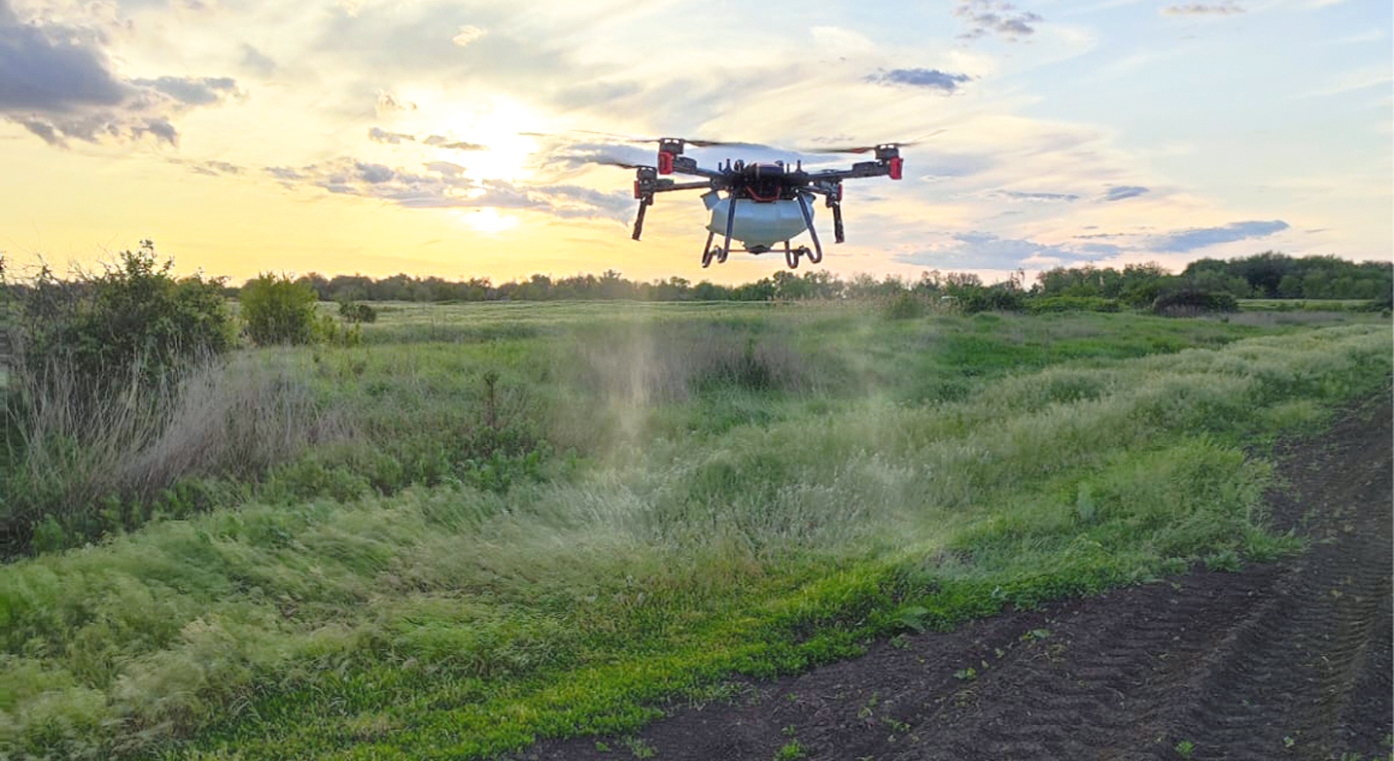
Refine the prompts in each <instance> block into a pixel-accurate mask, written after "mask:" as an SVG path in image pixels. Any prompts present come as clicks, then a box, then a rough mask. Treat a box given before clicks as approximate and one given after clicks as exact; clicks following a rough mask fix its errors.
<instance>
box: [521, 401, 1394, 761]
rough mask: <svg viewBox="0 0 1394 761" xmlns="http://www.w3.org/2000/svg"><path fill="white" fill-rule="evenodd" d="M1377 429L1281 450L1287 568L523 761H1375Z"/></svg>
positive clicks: (963, 635)
mask: <svg viewBox="0 0 1394 761" xmlns="http://www.w3.org/2000/svg"><path fill="white" fill-rule="evenodd" d="M1392 417H1394V410H1392V409H1391V406H1390V403H1389V401H1388V400H1387V399H1381V400H1380V401H1379V403H1377V404H1372V405H1367V406H1364V407H1362V408H1359V409H1356V410H1353V411H1351V412H1350V413H1349V414H1348V415H1346V416H1345V417H1344V418H1343V419H1342V420H1341V422H1340V423H1339V424H1338V425H1337V426H1336V427H1335V428H1334V429H1333V430H1332V431H1330V432H1329V433H1327V434H1326V435H1324V436H1322V437H1320V438H1316V439H1311V440H1306V441H1300V442H1296V443H1294V444H1291V445H1289V446H1286V447H1284V448H1283V450H1281V451H1280V458H1281V461H1280V473H1281V475H1282V477H1283V478H1284V480H1285V482H1286V484H1287V485H1286V486H1285V488H1283V489H1281V490H1278V491H1277V492H1275V493H1274V494H1272V495H1271V496H1270V507H1271V509H1272V511H1273V520H1274V521H1275V523H1276V524H1277V525H1278V526H1279V527H1282V528H1289V527H1290V528H1294V529H1295V530H1297V531H1298V532H1300V533H1302V534H1303V535H1305V536H1307V537H1308V538H1309V539H1310V542H1311V545H1310V548H1309V549H1308V550H1307V551H1306V552H1304V553H1303V554H1302V555H1301V556H1299V557H1297V558H1293V559H1291V560H1288V561H1285V562H1282V563H1276V564H1270V565H1264V566H1255V567H1250V568H1247V569H1245V570H1243V571H1240V572H1237V573H1220V572H1209V571H1198V572H1195V573H1191V574H1188V575H1185V576H1182V577H1178V578H1175V579H1171V580H1169V581H1166V582H1162V583H1157V584H1149V585H1145V586H1139V587H1132V588H1128V589H1121V590H1117V591H1115V592H1113V593H1110V594H1107V595H1104V596H1102V597H1099V598H1094V599H1089V600H1072V601H1065V602H1061V603H1057V604H1053V605H1050V606H1047V607H1045V608H1043V609H1041V610H1037V611H1017V612H1010V613H1007V614H1005V615H1002V616H998V617H996V618H993V619H990V620H986V621H980V622H977V623H975V624H972V625H970V626H967V627H964V628H962V629H960V630H958V631H955V632H951V633H947V634H923V635H917V636H913V637H902V638H897V639H896V640H894V641H892V642H887V643H879V644H877V645H875V646H874V647H873V648H872V649H871V650H870V652H868V654H867V655H865V656H863V657H861V658H858V659H855V660H851V661H846V662H843V663H837V664H833V665H830V666H826V667H823V668H819V669H816V670H814V671H812V672H809V673H807V674H804V675H802V676H799V677H795V678H790V679H784V680H780V681H777V682H770V683H755V684H747V685H744V686H743V688H742V689H743V692H742V694H740V695H739V696H738V697H737V698H736V699H734V700H730V701H726V700H723V701H716V702H712V703H709V704H706V705H703V706H690V705H682V706H677V705H675V706H672V707H671V710H670V711H669V716H668V718H665V719H663V720H660V721H658V722H655V723H654V724H652V725H650V726H649V727H648V728H646V729H645V730H644V731H643V732H641V733H640V734H639V735H637V736H635V737H632V738H604V739H602V740H600V741H597V740H595V739H586V740H570V741H565V742H557V741H548V742H544V743H540V744H538V745H536V746H534V747H533V748H531V749H529V750H528V751H526V752H524V753H523V754H521V756H520V758H525V759H538V760H543V759H546V760H548V761H551V760H553V759H617V758H633V757H636V756H637V757H649V758H655V759H665V760H669V759H676V760H679V761H686V760H691V761H721V760H723V759H731V760H736V759H741V760H744V759H760V760H761V761H768V760H769V759H774V758H777V757H778V758H795V757H798V758H808V759H828V760H829V761H833V760H838V761H840V760H842V759H847V760H849V761H850V760H852V759H874V760H875V761H910V760H911V759H914V760H917V761H918V760H920V759H945V760H948V759H955V760H958V759H968V760H971V759H992V760H994V761H998V760H1001V759H1174V758H1182V757H1185V756H1186V755H1189V757H1191V758H1195V759H1289V758H1291V759H1302V760H1309V759H1310V760H1316V759H1321V760H1323V761H1325V760H1326V759H1333V760H1335V759H1342V758H1343V754H1346V755H1345V756H1344V758H1345V759H1354V758H1362V759H1365V760H1366V761H1371V760H1373V759H1378V758H1388V757H1389V753H1390V748H1389V745H1388V743H1389V742H1390V740H1391V734H1394V719H1391V715H1394V700H1391V691H1392V690H1394V684H1392V683H1391V665H1392V664H1391V652H1394V642H1392V641H1391V616H1394V612H1392V611H1391V594H1392V593H1394V590H1391V571H1392V570H1394V530H1391V529H1392V528H1394V522H1392V521H1394V515H1392V514H1391V512H1392V511H1391V505H1392V504H1394V488H1391V487H1392V485H1394V466H1392V463H1394V453H1392V452H1391V441H1394V431H1391V418H1392ZM798 754H802V755H798Z"/></svg>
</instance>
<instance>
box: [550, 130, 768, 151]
mask: <svg viewBox="0 0 1394 761" xmlns="http://www.w3.org/2000/svg"><path fill="white" fill-rule="evenodd" d="M570 131H571V132H579V133H581V134H583V135H598V136H600V137H608V138H613V139H615V140H619V141H621V142H625V143H640V144H642V143H658V142H662V141H664V140H677V141H678V142H680V143H684V144H686V145H690V146H693V147H694V148H713V147H716V146H722V145H728V146H737V147H741V148H768V147H769V146H766V145H761V144H759V143H747V142H742V141H739V140H703V139H701V138H688V137H641V136H639V135H621V134H618V133H615V132H599V131H597V130H593V129H573V130H570Z"/></svg>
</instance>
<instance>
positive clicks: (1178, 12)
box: [1162, 2, 1244, 16]
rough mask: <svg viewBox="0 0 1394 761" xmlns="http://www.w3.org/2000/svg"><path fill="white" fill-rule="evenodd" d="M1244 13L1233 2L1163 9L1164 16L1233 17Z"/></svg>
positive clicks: (1191, 4) (1170, 6)
mask: <svg viewBox="0 0 1394 761" xmlns="http://www.w3.org/2000/svg"><path fill="white" fill-rule="evenodd" d="M1243 12H1244V9H1243V8H1241V7H1240V6H1239V5H1238V4H1236V3H1233V2H1227V3H1217V4H1213V5H1211V4H1206V3H1189V4H1187V5H1169V6H1167V7H1166V8H1163V9H1162V15H1165V16H1231V15H1234V14H1236V13H1243Z"/></svg>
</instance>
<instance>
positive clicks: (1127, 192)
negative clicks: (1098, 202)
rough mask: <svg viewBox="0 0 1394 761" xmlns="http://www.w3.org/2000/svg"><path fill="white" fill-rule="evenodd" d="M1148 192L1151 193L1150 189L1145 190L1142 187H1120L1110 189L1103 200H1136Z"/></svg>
mask: <svg viewBox="0 0 1394 761" xmlns="http://www.w3.org/2000/svg"><path fill="white" fill-rule="evenodd" d="M1147 192H1149V189H1148V188H1144V187H1142V186H1141V185H1118V186H1116V187H1112V188H1109V189H1108V192H1106V193H1104V197H1103V199H1102V200H1104V201H1105V202H1107V201H1122V200H1123V199H1125V198H1136V197H1138V196H1140V195H1142V194H1143V193H1147Z"/></svg>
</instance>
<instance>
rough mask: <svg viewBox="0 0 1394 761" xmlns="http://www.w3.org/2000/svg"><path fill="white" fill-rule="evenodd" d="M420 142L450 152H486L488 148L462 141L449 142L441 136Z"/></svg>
mask: <svg viewBox="0 0 1394 761" xmlns="http://www.w3.org/2000/svg"><path fill="white" fill-rule="evenodd" d="M421 142H423V143H425V144H426V145H430V146H434V147H436V148H445V149H447V150H452V151H487V150H489V146H487V145H480V144H479V143H470V142H466V141H464V140H451V139H450V138H448V137H444V136H442V135H431V136H430V137H427V138H426V139H425V140H422V141H421Z"/></svg>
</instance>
